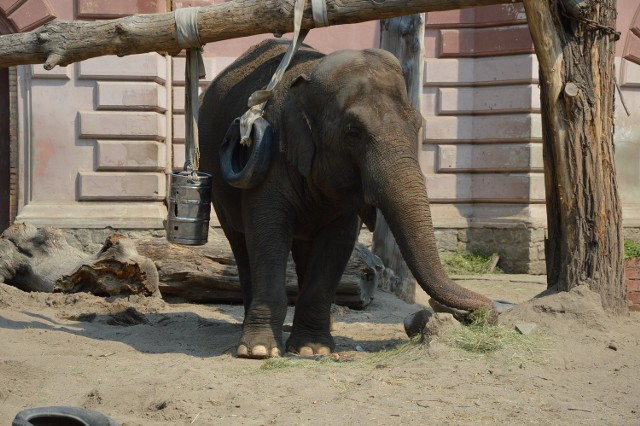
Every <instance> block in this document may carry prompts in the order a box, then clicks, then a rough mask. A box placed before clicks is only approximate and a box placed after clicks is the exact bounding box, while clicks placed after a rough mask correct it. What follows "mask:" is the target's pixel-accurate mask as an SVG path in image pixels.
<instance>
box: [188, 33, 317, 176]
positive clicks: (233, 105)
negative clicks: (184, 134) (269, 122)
mask: <svg viewBox="0 0 640 426" xmlns="http://www.w3.org/2000/svg"><path fill="white" fill-rule="evenodd" d="M289 44H290V42H289V41H287V40H273V39H272V40H266V41H263V42H261V43H259V44H257V45H255V46H253V47H251V48H250V49H249V50H247V51H246V52H245V53H244V54H242V55H241V56H240V57H238V59H236V60H235V61H234V62H233V63H231V64H230V65H229V66H228V67H227V68H225V69H224V70H223V71H221V72H220V74H219V75H218V76H217V77H216V78H215V79H214V80H213V82H212V83H211V85H210V86H209V87H208V88H207V89H206V91H205V93H204V94H203V96H202V102H201V107H200V116H199V122H200V125H199V131H200V152H201V162H200V164H201V169H202V170H203V171H206V172H208V173H215V174H218V170H219V166H218V164H219V159H218V155H219V154H218V152H219V147H220V145H221V143H222V140H223V138H224V135H225V133H226V131H227V128H228V127H229V125H230V124H231V122H232V121H233V120H234V119H235V118H236V117H239V116H241V115H242V114H244V113H245V111H246V110H247V109H248V107H247V100H248V99H249V96H250V95H251V94H252V93H253V92H254V91H256V90H258V89H263V88H265V87H266V86H267V84H268V83H269V81H270V80H271V77H272V76H273V74H274V72H275V71H276V69H277V67H278V65H279V64H280V62H281V60H282V57H283V56H284V54H285V52H286V51H287V49H288V47H289ZM323 56H324V55H323V54H322V53H320V52H318V51H317V50H315V49H313V48H310V47H308V46H304V45H303V46H301V48H300V49H299V50H298V52H297V53H296V55H295V56H294V59H293V60H292V63H291V65H290V66H289V72H287V73H286V74H285V75H284V77H283V80H282V83H281V85H280V86H279V87H280V89H279V90H278V91H277V92H276V93H275V94H274V97H273V99H272V100H270V101H269V105H268V108H269V109H272V108H275V109H279V108H281V102H282V98H283V95H282V94H281V93H279V92H281V91H282V90H283V89H282V88H283V87H287V88H288V86H289V84H290V81H291V80H292V79H293V76H291V71H292V69H293V68H295V69H297V70H300V68H303V69H304V68H307V66H305V64H309V63H311V62H315V60H317V59H319V58H321V57H323ZM309 66H310V65H309Z"/></svg>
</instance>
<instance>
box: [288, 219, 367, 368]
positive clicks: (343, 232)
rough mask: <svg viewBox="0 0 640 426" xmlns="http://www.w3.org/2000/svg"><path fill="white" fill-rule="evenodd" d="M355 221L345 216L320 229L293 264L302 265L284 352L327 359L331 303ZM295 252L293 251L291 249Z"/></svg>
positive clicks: (353, 237)
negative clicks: (290, 329) (325, 356)
mask: <svg viewBox="0 0 640 426" xmlns="http://www.w3.org/2000/svg"><path fill="white" fill-rule="evenodd" d="M359 223H360V222H359V220H358V217H357V216H356V215H355V214H348V215H345V216H342V217H340V218H338V219H337V220H336V221H334V222H332V223H331V224H329V225H328V226H327V227H326V228H325V229H323V230H322V231H321V232H320V233H319V235H318V237H316V238H315V239H314V240H313V241H312V242H310V243H308V246H307V247H305V248H304V249H299V250H296V251H297V252H298V253H296V255H295V256H294V257H295V258H296V262H305V265H304V267H303V268H302V269H303V270H304V283H303V285H302V288H301V290H300V295H299V297H298V301H297V302H296V311H295V314H294V317H293V328H292V331H291V335H290V337H289V339H288V340H287V344H286V347H287V350H288V351H289V352H292V353H297V354H300V355H305V356H306V355H329V354H330V353H331V352H332V351H333V350H334V348H335V343H334V340H333V337H332V336H331V332H330V328H331V303H332V302H333V299H334V298H335V293H336V288H337V286H338V282H339V281H340V278H341V277H342V273H343V272H344V268H345V267H346V266H347V262H348V261H349V257H350V256H351V253H352V251H353V247H354V245H355V241H356V238H357V236H358V226H359ZM294 249H296V247H295V245H294Z"/></svg>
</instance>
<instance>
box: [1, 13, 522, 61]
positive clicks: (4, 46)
mask: <svg viewBox="0 0 640 426" xmlns="http://www.w3.org/2000/svg"><path fill="white" fill-rule="evenodd" d="M501 3H511V1H510V0H381V1H374V0H349V1H345V0H327V15H328V20H329V25H341V24H352V23H357V22H364V21H371V20H377V19H384V18H391V17H394V16H402V15H409V14H413V13H420V12H426V11H437V10H451V9H461V8H468V7H474V6H484V5H492V4H501ZM293 5H294V0H244V1H243V0H235V1H229V2H224V3H220V4H216V5H213V6H205V7H202V8H200V12H199V15H198V31H199V35H200V40H201V41H202V42H203V43H210V42H214V41H220V40H226V39H231V38H238V37H246V36H250V35H255V34H264V33H274V34H284V33H286V32H290V31H293ZM314 27H315V24H314V23H313V19H312V13H311V6H310V2H309V4H307V9H306V10H305V14H304V19H303V23H302V28H303V29H311V28H314ZM180 50H181V48H180V46H178V42H177V39H176V30H175V21H174V12H169V13H162V14H148V15H132V16H128V17H125V18H120V19H114V20H105V21H58V20H55V21H52V22H49V23H47V24H45V25H43V26H42V27H40V28H38V29H36V30H34V31H32V32H29V33H18V34H11V35H5V36H2V37H0V68H3V67H9V66H14V65H25V64H40V63H44V64H45V65H44V66H45V68H46V69H51V68H53V67H55V66H56V65H60V66H65V65H68V64H70V63H73V62H77V61H81V60H84V59H89V58H93V57H96V56H104V55H118V56H125V55H132V54H137V53H146V52H154V51H155V52H169V53H171V54H174V53H176V54H177V53H178V52H180Z"/></svg>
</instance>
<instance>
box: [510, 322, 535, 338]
mask: <svg viewBox="0 0 640 426" xmlns="http://www.w3.org/2000/svg"><path fill="white" fill-rule="evenodd" d="M537 327H538V325H537V324H536V323H535V322H519V323H517V324H516V325H515V328H516V330H517V331H518V333H520V334H522V335H523V336H528V335H529V334H531V333H533V331H534V330H535V329H536V328H537Z"/></svg>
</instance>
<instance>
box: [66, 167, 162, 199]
mask: <svg viewBox="0 0 640 426" xmlns="http://www.w3.org/2000/svg"><path fill="white" fill-rule="evenodd" d="M78 192H79V199H80V200H81V201H87V200H91V201H95V200H109V201H113V200H123V201H132V200H136V201H160V200H164V199H165V197H166V179H165V176H164V174H163V173H126V172H112V173H111V172H79V173H78Z"/></svg>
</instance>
